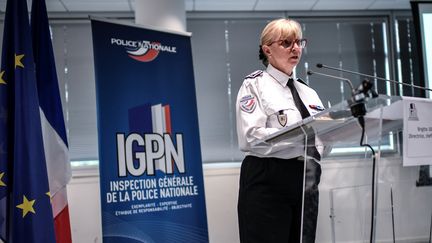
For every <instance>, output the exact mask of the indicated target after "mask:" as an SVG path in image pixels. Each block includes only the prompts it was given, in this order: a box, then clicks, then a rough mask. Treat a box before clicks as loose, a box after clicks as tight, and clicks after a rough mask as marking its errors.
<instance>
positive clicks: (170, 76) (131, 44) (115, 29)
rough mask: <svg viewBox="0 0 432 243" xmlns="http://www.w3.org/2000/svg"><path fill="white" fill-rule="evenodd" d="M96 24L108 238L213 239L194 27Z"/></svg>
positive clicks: (104, 227)
mask: <svg viewBox="0 0 432 243" xmlns="http://www.w3.org/2000/svg"><path fill="white" fill-rule="evenodd" d="M92 32H93V51H94V61H95V75H96V96H97V104H98V107H97V108H98V131H99V168H100V169H99V170H100V188H101V201H102V232H103V241H104V242H105V243H107V242H116V243H123V242H128V243H129V242H134V243H135V242H158V243H159V242H185V243H186V242H188V243H191V242H208V231H207V216H206V207H205V197H204V183H203V174H202V172H203V171H202V161H201V150H200V141H199V131H198V117H197V104H196V97H195V83H194V75H193V65H192V53H191V42H190V35H188V34H176V33H168V32H163V31H158V30H153V29H147V28H142V27H137V26H132V25H122V24H117V23H111V22H108V21H101V20H94V19H93V20H92Z"/></svg>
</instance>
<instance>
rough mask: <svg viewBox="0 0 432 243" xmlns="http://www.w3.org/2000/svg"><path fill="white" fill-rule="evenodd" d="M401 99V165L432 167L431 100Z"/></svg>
mask: <svg viewBox="0 0 432 243" xmlns="http://www.w3.org/2000/svg"><path fill="white" fill-rule="evenodd" d="M402 98H403V103H402V104H403V151H404V152H403V165H404V166H417V165H432V149H431V148H432V100H430V99H425V98H415V97H405V96H404V97H402Z"/></svg>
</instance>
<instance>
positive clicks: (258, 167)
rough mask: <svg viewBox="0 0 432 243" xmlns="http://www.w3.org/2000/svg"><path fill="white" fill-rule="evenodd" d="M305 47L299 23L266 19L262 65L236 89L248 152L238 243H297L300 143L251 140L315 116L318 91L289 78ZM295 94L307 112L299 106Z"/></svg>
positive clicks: (239, 129) (317, 168)
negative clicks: (269, 143) (260, 144)
mask: <svg viewBox="0 0 432 243" xmlns="http://www.w3.org/2000/svg"><path fill="white" fill-rule="evenodd" d="M305 46H306V40H305V39H302V32H301V26H300V24H299V23H298V22H296V21H294V20H291V19H277V20H274V21H272V22H270V23H269V24H268V25H267V26H266V27H265V28H264V30H263V31H262V33H261V45H260V59H261V60H262V61H263V64H264V65H265V66H266V69H265V70H264V71H261V70H258V71H255V72H253V73H251V74H250V75H248V76H246V78H245V79H244V81H243V84H242V86H241V87H240V90H239V92H238V96H237V133H238V134H237V135H238V142H239V146H240V149H241V150H242V151H244V152H245V154H246V157H245V159H244V160H243V163H242V167H241V173H240V190H239V199H238V217H239V230H240V241H241V242H242V243H250V242H260V243H270V242H277V243H282V242H290V243H291V242H292V243H298V242H300V232H301V215H302V191H303V174H304V173H303V171H304V162H303V157H301V156H302V155H304V148H303V147H302V146H289V145H288V144H287V143H284V142H280V143H278V144H275V145H272V146H268V147H259V148H256V147H252V144H253V143H254V142H255V141H257V140H260V139H262V138H265V137H266V136H268V135H270V134H272V133H274V132H276V131H278V130H280V129H282V128H284V127H286V126H289V125H292V124H294V123H296V122H298V121H300V120H302V119H303V118H304V116H306V115H304V114H303V113H308V114H307V115H313V114H316V113H317V112H319V111H320V110H322V109H323V108H322V107H323V105H322V102H321V100H320V99H319V97H318V95H317V93H316V92H315V91H314V90H313V89H311V88H310V87H308V86H307V85H306V84H305V83H304V82H303V81H301V80H300V79H296V78H295V77H293V70H294V68H295V66H296V65H297V64H298V63H299V60H300V58H301V55H302V50H303V48H304V47H305ZM293 87H294V88H295V91H292V88H293ZM294 92H296V93H297V94H294ZM295 96H297V97H299V98H300V99H301V101H302V103H303V107H306V109H307V111H300V110H301V109H299V108H298V104H296V100H295V98H296V97H295ZM317 140H318V139H317ZM318 144H319V142H318V143H316V145H317V146H316V148H317V149H315V151H316V150H317V152H318V153H316V156H314V157H315V158H314V159H313V160H314V161H315V162H313V167H314V168H313V169H314V174H313V176H314V177H315V178H314V179H315V182H316V183H315V184H316V185H315V189H316V192H317V191H318V190H317V185H318V182H319V176H320V174H321V170H320V166H319V164H318V163H317V162H316V161H318V160H319V159H320V154H321V153H322V150H323V149H322V146H319V145H318ZM314 148H315V147H314ZM311 158H312V157H311ZM306 176H307V175H306ZM316 195H317V194H316ZM305 209H306V205H305ZM312 211H314V214H315V215H314V216H312V218H314V220H313V221H315V222H313V223H312V224H313V225H312V228H313V229H312V231H313V232H310V233H308V235H309V236H307V237H310V238H312V239H310V240H308V239H307V237H305V236H303V242H313V241H314V238H315V226H316V212H315V211H317V210H316V209H314V210H312ZM305 228H307V227H306V226H305ZM305 230H306V229H305ZM303 235H305V234H303Z"/></svg>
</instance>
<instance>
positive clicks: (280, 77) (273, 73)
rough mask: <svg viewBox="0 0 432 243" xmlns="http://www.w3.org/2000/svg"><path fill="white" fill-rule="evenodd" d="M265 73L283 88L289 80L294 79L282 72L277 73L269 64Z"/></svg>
mask: <svg viewBox="0 0 432 243" xmlns="http://www.w3.org/2000/svg"><path fill="white" fill-rule="evenodd" d="M266 71H267V73H268V74H269V75H270V76H272V77H273V78H274V79H275V80H276V81H278V82H279V83H280V84H281V85H282V86H283V87H286V86H287V83H288V80H289V79H290V78H292V79H294V80H296V79H295V77H294V76H289V75H287V74H286V73H284V72H281V71H279V70H278V69H276V68H275V67H273V66H272V65H271V64H269V65H268V66H267V70H266Z"/></svg>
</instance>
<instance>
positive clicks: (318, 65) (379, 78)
mask: <svg viewBox="0 0 432 243" xmlns="http://www.w3.org/2000/svg"><path fill="white" fill-rule="evenodd" d="M316 66H317V68H326V69H330V70H335V71H340V72H345V73H351V74H355V75H359V76H363V77H367V78H373V79H378V80H383V81H386V82H391V83H395V84H400V85H405V86H409V87H413V88H417V89H423V90H429V91H432V89H429V88H426V87H422V86H418V85H414V84H407V83H403V82H399V81H396V80H392V79H386V78H382V77H378V76H372V75H369V74H365V73H359V72H355V71H350V70H346V69H342V68H336V67H331V66H327V65H324V64H322V63H317V64H316Z"/></svg>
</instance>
